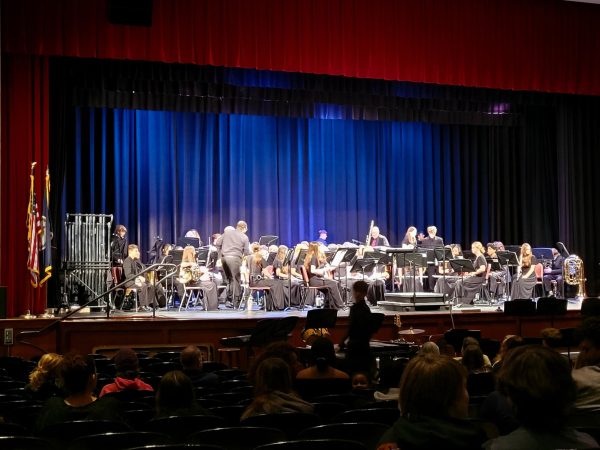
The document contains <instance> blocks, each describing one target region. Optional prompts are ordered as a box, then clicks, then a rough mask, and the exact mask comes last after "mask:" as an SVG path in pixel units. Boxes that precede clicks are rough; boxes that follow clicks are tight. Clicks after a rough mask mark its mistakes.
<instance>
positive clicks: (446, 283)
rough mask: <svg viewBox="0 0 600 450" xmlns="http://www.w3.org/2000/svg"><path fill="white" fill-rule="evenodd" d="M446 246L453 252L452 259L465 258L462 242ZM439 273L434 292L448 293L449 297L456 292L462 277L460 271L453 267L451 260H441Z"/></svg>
mask: <svg viewBox="0 0 600 450" xmlns="http://www.w3.org/2000/svg"><path fill="white" fill-rule="evenodd" d="M446 248H449V249H450V251H451V252H452V259H463V254H462V248H461V246H460V244H450V245H447V246H446ZM438 273H439V275H438V276H439V278H438V280H437V281H436V283H435V286H434V288H433V292H436V293H438V294H446V296H447V297H451V296H452V294H454V288H455V287H456V282H457V281H458V280H459V279H460V273H459V272H456V271H455V270H454V269H453V268H452V266H451V265H450V261H449V260H446V261H442V262H440V265H439V266H438Z"/></svg>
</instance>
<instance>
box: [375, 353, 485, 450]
mask: <svg viewBox="0 0 600 450" xmlns="http://www.w3.org/2000/svg"><path fill="white" fill-rule="evenodd" d="M399 406H400V414H401V416H400V419H398V421H396V423H395V424H394V425H393V426H392V428H390V429H389V430H388V431H387V432H386V433H385V434H384V435H383V437H382V438H381V439H380V441H379V442H380V444H379V447H378V449H379V450H391V449H397V448H401V449H406V448H409V449H413V450H420V449H423V450H429V449H435V448H443V449H476V448H480V447H481V445H482V444H483V443H484V442H485V441H486V440H487V435H486V434H485V432H484V431H483V429H481V428H480V427H479V426H478V425H477V424H476V423H474V422H470V421H467V420H466V419H467V415H468V412H469V394H468V392H467V371H466V370H465V368H464V367H462V365H461V364H460V363H458V362H457V361H455V360H453V359H452V358H449V357H447V356H434V355H423V356H421V355H417V356H415V357H414V358H413V359H412V360H411V361H410V362H409V363H408V365H407V366H406V368H405V369H404V373H403V374H402V378H401V380H400V396H399Z"/></svg>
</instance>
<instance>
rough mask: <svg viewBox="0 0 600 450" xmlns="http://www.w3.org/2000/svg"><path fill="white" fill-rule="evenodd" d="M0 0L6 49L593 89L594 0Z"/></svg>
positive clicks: (599, 9) (597, 87)
mask: <svg viewBox="0 0 600 450" xmlns="http://www.w3.org/2000/svg"><path fill="white" fill-rule="evenodd" d="M153 18H154V21H153V25H152V27H136V26H122V25H111V24H109V23H108V21H107V2H106V0H86V1H81V0H52V1H47V0H4V1H3V2H2V45H3V49H4V51H6V52H11V53H23V54H38V55H64V56H77V57H92V58H115V59H134V60H150V61H164V62H181V63H195V64H210V65H215V66H226V67H243V68H256V69H266V70H276V71H296V72H304V73H319V74H330V75H345V76H349V77H365V78H376V79H388V80H403V81H415V82H425V83H438V84H449V85H463V86H475V87H490V88H500V89H516V90H534V91H546V92H562V93H577V94H594V95H599V94H600V58H599V57H598V55H600V32H598V24H600V6H598V5H589V4H582V3H573V2H565V1H559V0H404V1H400V0H326V1H324V0H285V1H282V0H253V1H250V0H220V1H217V0H154V15H153Z"/></svg>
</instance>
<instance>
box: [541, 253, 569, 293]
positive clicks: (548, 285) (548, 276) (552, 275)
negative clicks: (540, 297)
mask: <svg viewBox="0 0 600 450" xmlns="http://www.w3.org/2000/svg"><path fill="white" fill-rule="evenodd" d="M564 262H565V258H563V257H562V255H561V254H560V253H559V252H558V250H557V249H555V248H553V249H552V264H551V265H550V267H546V268H545V269H544V290H545V291H546V292H550V291H552V290H553V289H552V282H553V281H554V282H556V287H557V290H558V291H561V288H562V286H561V285H562V283H563V264H564ZM555 294H556V292H555Z"/></svg>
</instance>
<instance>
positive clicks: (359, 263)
mask: <svg viewBox="0 0 600 450" xmlns="http://www.w3.org/2000/svg"><path fill="white" fill-rule="evenodd" d="M375 264H377V259H374V258H362V259H357V260H356V261H354V264H353V265H352V268H351V269H350V272H360V273H362V277H363V280H364V279H365V271H366V270H367V267H369V266H371V265H375Z"/></svg>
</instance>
